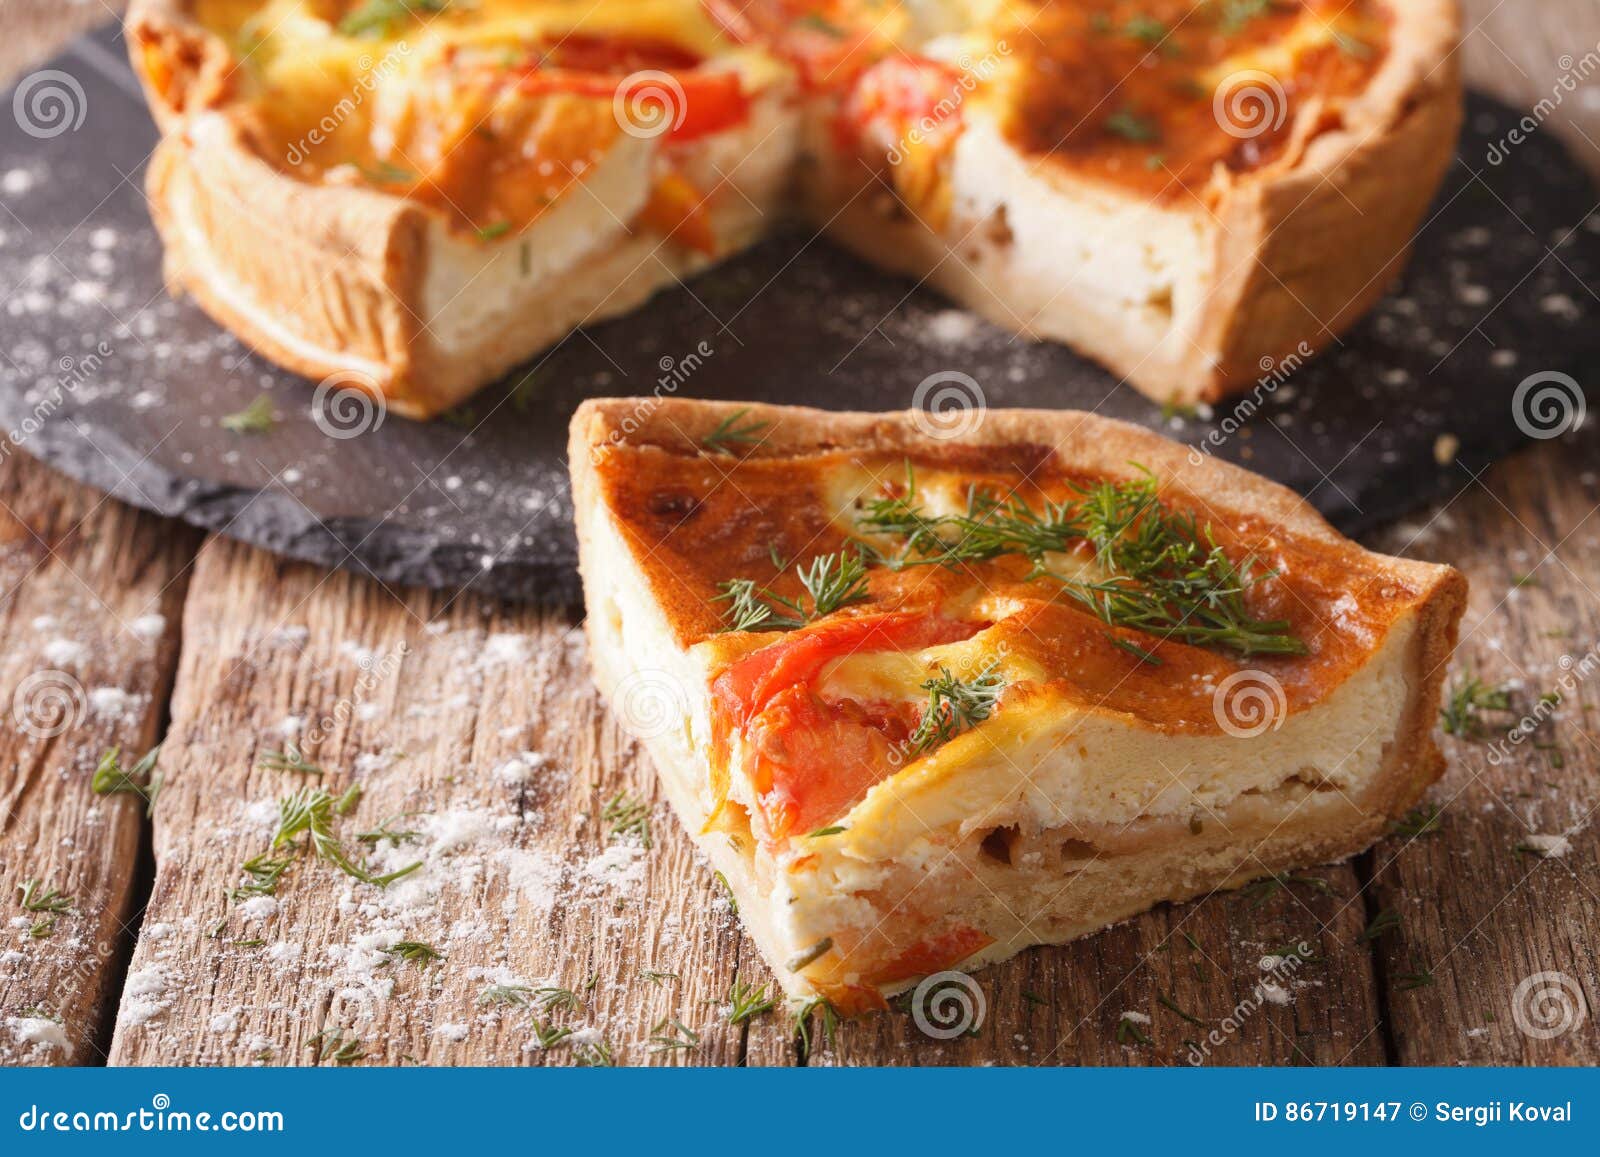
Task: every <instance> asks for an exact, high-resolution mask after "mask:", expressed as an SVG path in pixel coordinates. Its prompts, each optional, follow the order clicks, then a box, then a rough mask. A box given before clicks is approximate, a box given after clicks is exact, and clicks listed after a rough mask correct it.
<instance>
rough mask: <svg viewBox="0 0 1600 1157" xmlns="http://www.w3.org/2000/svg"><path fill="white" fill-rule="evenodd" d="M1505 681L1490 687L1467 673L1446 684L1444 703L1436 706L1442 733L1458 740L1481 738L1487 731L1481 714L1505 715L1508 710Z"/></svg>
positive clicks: (1507, 692)
mask: <svg viewBox="0 0 1600 1157" xmlns="http://www.w3.org/2000/svg"><path fill="white" fill-rule="evenodd" d="M1511 691H1512V688H1511V686H1510V685H1509V684H1501V685H1500V686H1498V687H1491V686H1489V685H1488V684H1487V683H1485V682H1484V681H1483V680H1482V679H1479V678H1478V677H1477V676H1476V675H1474V674H1471V673H1470V672H1468V673H1467V674H1465V675H1462V676H1461V677H1459V678H1457V679H1456V680H1455V681H1453V682H1452V683H1451V684H1450V690H1449V691H1448V692H1447V693H1446V696H1445V704H1444V706H1443V707H1441V708H1440V709H1439V716H1440V719H1441V720H1442V726H1443V727H1444V730H1445V734H1447V735H1454V736H1456V737H1457V738H1458V739H1482V738H1483V737H1484V736H1485V735H1487V734H1488V727H1487V725H1486V724H1485V722H1484V720H1483V718H1482V713H1483V712H1485V711H1489V712H1494V713H1496V714H1507V713H1509V712H1510V711H1511V710H1512V707H1511Z"/></svg>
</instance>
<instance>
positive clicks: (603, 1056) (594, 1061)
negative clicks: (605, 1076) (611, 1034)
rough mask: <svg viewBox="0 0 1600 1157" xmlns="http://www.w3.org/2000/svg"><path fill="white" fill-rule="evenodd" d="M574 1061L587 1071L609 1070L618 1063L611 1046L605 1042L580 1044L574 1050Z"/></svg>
mask: <svg viewBox="0 0 1600 1157" xmlns="http://www.w3.org/2000/svg"><path fill="white" fill-rule="evenodd" d="M572 1055H573V1059H575V1060H576V1061H577V1062H578V1064H579V1065H581V1066H582V1067H584V1068H586V1069H609V1068H610V1067H611V1066H612V1065H614V1064H616V1063H617V1060H616V1057H614V1056H612V1054H611V1046H610V1045H608V1044H607V1043H606V1042H605V1041H603V1040H597V1041H590V1042H588V1043H586V1044H580V1045H578V1046H577V1047H576V1048H574V1049H573V1050H572Z"/></svg>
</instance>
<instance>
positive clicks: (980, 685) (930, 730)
mask: <svg viewBox="0 0 1600 1157" xmlns="http://www.w3.org/2000/svg"><path fill="white" fill-rule="evenodd" d="M999 666H1000V660H999V659H998V658H994V659H991V660H990V661H989V662H988V663H986V664H985V665H984V667H983V669H982V670H981V671H979V672H978V674H977V676H976V677H975V678H973V679H971V680H963V679H959V678H957V677H956V676H954V675H952V674H951V673H950V669H949V668H948V667H940V668H939V675H938V677H937V678H934V679H928V680H926V681H925V682H924V683H923V684H922V689H923V690H924V691H926V692H927V693H928V705H927V707H926V708H925V709H924V710H923V713H922V721H921V722H920V723H918V724H917V728H916V730H915V731H913V732H912V733H911V735H910V737H909V738H908V739H907V742H908V743H909V744H910V745H911V749H912V750H913V751H915V752H916V753H918V754H919V755H920V754H925V753H927V752H929V751H932V750H933V749H934V748H936V747H941V746H943V745H944V744H946V743H948V742H950V740H952V739H954V738H955V737H956V736H957V735H960V734H961V733H962V732H963V731H970V730H971V729H972V728H974V727H976V726H977V725H978V724H980V723H982V722H983V721H984V720H985V719H987V718H989V716H990V715H992V714H994V709H995V705H996V704H998V703H999V701H1000V692H1001V691H1002V690H1004V689H1005V686H1006V681H1005V677H1004V676H1003V675H1001V674H1000V673H999V671H998V669H997V668H998V667H999Z"/></svg>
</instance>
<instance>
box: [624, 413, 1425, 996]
mask: <svg viewBox="0 0 1600 1157" xmlns="http://www.w3.org/2000/svg"><path fill="white" fill-rule="evenodd" d="M725 433H726V435H727V436H728V437H733V438H735V439H737V438H738V437H744V438H747V439H750V440H755V439H757V438H758V437H759V433H760V432H759V430H754V429H752V430H744V431H741V430H740V428H739V427H738V425H737V422H736V421H735V422H734V424H733V425H732V426H730V427H729V429H728V430H727V431H726V432H725ZM719 448H720V449H722V450H723V451H724V452H719V453H706V454H699V455H686V454H683V453H679V452H674V451H672V450H669V449H667V448H665V447H654V446H642V447H629V448H627V449H625V450H616V451H608V452H605V453H602V454H601V455H600V456H599V457H598V459H597V466H596V469H597V473H598V476H599V478H600V480H601V487H602V493H603V496H604V505H605V508H606V509H607V511H608V516H609V518H610V519H611V520H612V523H613V524H614V526H615V529H616V533H617V537H618V540H619V542H620V543H625V544H631V546H628V547H619V548H618V549H631V550H632V551H634V552H635V553H636V554H639V555H641V556H643V557H648V558H649V559H650V560H651V561H650V567H649V568H648V571H647V579H646V581H647V582H649V583H650V584H652V585H653V586H654V596H655V598H656V600H657V601H658V602H659V603H661V604H662V605H664V606H666V607H669V608H671V610H670V612H669V619H670V624H669V628H670V632H671V634H672V636H673V637H672V638H663V639H660V640H656V641H655V643H654V644H647V645H646V647H645V649H647V650H648V649H651V647H653V648H654V649H655V650H656V651H658V652H659V651H672V652H675V653H685V652H686V653H687V654H688V655H689V656H691V657H693V658H694V660H695V662H696V664H697V668H698V669H699V670H701V671H703V672H705V674H706V676H707V683H708V692H709V693H708V701H707V702H705V703H703V704H697V705H696V706H694V707H693V709H692V710H691V711H690V712H689V715H690V717H691V720H692V721H691V723H690V724H689V725H688V727H687V729H686V732H685V734H684V736H683V737H682V746H683V752H684V763H685V764H686V765H689V764H692V765H696V766H707V765H708V766H709V771H708V772H702V773H700V774H702V775H704V780H703V782H698V783H696V784H694V785H693V790H694V791H695V793H696V796H697V797H698V798H699V799H700V801H701V803H702V804H703V811H704V813H705V815H706V816H707V820H706V828H707V830H708V831H710V832H714V833H720V834H721V835H722V836H724V837H726V838H727V839H728V840H729V841H730V842H731V844H732V845H733V846H735V847H736V848H738V849H739V852H740V854H741V856H742V857H743V863H744V865H745V867H746V870H747V871H748V873H749V876H750V878H751V879H752V880H753V881H754V883H753V885H752V886H753V887H754V888H755V890H756V892H757V894H761V895H767V896H769V897H770V904H769V908H770V910H771V912H772V917H771V918H772V920H773V925H774V927H773V931H772V933H771V938H772V939H773V940H774V941H776V942H777V943H778V944H779V946H780V951H781V952H782V953H784V954H785V955H784V958H785V959H788V958H789V957H791V956H792V957H793V958H794V959H801V958H805V959H804V960H803V963H801V964H798V965H793V966H792V967H793V968H794V970H795V971H803V972H804V976H805V980H806V982H807V983H809V984H812V985H813V986H816V987H817V988H818V990H819V991H828V992H832V993H834V995H835V996H837V997H839V998H840V999H842V1000H847V1001H848V1002H851V1003H859V1000H858V997H859V999H868V998H867V997H862V996H860V994H859V993H858V994H857V995H856V996H850V995H849V994H850V993H852V992H855V991H856V990H857V989H860V990H861V992H863V993H878V992H881V991H882V990H883V989H884V988H885V987H890V988H892V987H893V985H894V984H895V983H897V982H898V981H900V980H902V979H905V978H908V977H912V976H917V975H921V974H923V973H925V972H928V971H937V970H939V969H942V968H947V967H951V966H952V965H954V964H955V963H957V962H958V961H960V960H962V959H965V958H967V957H969V956H971V955H972V954H974V953H978V952H982V951H986V950H989V949H990V948H991V946H995V945H998V947H995V948H994V951H996V952H1000V951H1002V950H1004V952H1005V954H1009V953H1010V952H1011V951H1014V950H1015V949H1016V948H1017V947H1020V946H1021V942H1029V943H1031V942H1033V941H1031V940H1028V939H1027V938H1028V937H1029V936H1033V937H1035V938H1036V939H1046V938H1049V937H1051V936H1053V937H1054V938H1057V939H1059V938H1062V936H1061V933H1062V929H1060V928H1056V929H1052V930H1050V932H1049V936H1046V935H1045V933H1044V932H1042V931H1041V930H1040V929H1037V928H1032V929H1029V928H1023V927H1020V926H1017V925H1015V923H1014V921H1012V920H1011V918H1010V917H1009V916H1008V915H1007V911H1008V905H1009V906H1012V907H1017V906H1020V907H1021V908H1024V909H1029V908H1032V909H1037V908H1038V906H1039V904H1040V901H1041V899H1042V898H1043V897H1042V895H1041V894H1035V893H1034V891H1033V890H1034V889H1037V888H1040V887H1042V886H1047V885H1051V884H1053V885H1054V886H1055V887H1059V886H1060V884H1061V881H1062V880H1063V879H1064V878H1065V877H1067V876H1072V875H1076V874H1079V873H1082V874H1084V878H1085V879H1086V880H1087V879H1098V878H1100V876H1101V875H1102V874H1103V873H1106V872H1110V873H1113V874H1114V875H1116V876H1117V878H1119V879H1128V878H1138V879H1140V880H1141V881H1142V883H1141V887H1142V888H1143V889H1144V892H1143V893H1142V894H1143V895H1145V896H1147V897H1148V896H1149V895H1157V896H1160V895H1170V896H1174V897H1176V896H1179V895H1182V894H1184V893H1183V885H1182V873H1181V872H1180V871H1178V869H1177V868H1176V867H1174V863H1175V861H1174V860H1173V859H1171V857H1179V858H1181V857H1184V856H1191V857H1192V856H1194V855H1206V854H1210V853H1213V852H1217V853H1220V852H1221V851H1222V850H1224V849H1228V850H1234V851H1235V852H1236V849H1237V847H1238V846H1241V844H1242V843H1243V842H1245V841H1249V842H1251V843H1255V842H1258V841H1265V840H1267V839H1270V838H1271V836H1272V834H1273V832H1274V831H1275V830H1276V828H1277V826H1278V825H1280V824H1287V823H1292V822H1293V821H1294V820H1295V818H1296V817H1297V816H1299V817H1301V818H1311V817H1320V818H1322V819H1325V820H1326V819H1328V817H1330V816H1331V817H1335V819H1336V821H1337V823H1338V824H1344V825H1347V826H1356V825H1358V824H1360V823H1363V822H1368V821H1372V820H1373V817H1374V816H1376V815H1377V810H1378V809H1376V808H1375V807H1373V805H1370V804H1369V802H1368V797H1367V793H1368V790H1369V789H1370V788H1371V787H1372V785H1373V784H1374V782H1375V780H1376V779H1377V778H1378V777H1379V775H1380V772H1381V771H1382V770H1383V768H1384V767H1385V762H1386V760H1387V758H1388V756H1389V754H1390V752H1391V751H1392V750H1393V747H1394V744H1395V743H1396V742H1397V741H1398V739H1399V737H1400V736H1401V734H1402V731H1403V726H1404V722H1405V721H1404V713H1405V712H1406V710H1407V709H1408V704H1410V703H1411V702H1412V701H1413V699H1414V697H1415V696H1414V689H1413V688H1411V687H1410V686H1409V684H1408V675H1407V671H1408V669H1409V667H1408V664H1409V663H1411V661H1412V659H1413V649H1414V648H1413V645H1412V641H1413V638H1414V636H1415V628H1416V623H1417V617H1416V615H1415V611H1416V609H1417V608H1418V606H1419V605H1420V603H1421V601H1422V598H1423V592H1422V591H1420V590H1416V589H1412V588H1410V587H1408V586H1406V585H1404V584H1403V583H1400V582H1398V581H1397V580H1396V579H1395V578H1394V577H1393V575H1392V574H1390V573H1386V572H1383V571H1380V570H1378V569H1377V568H1376V566H1375V565H1374V563H1373V562H1372V561H1371V560H1370V559H1369V558H1368V557H1367V556H1364V554H1363V552H1361V551H1360V549H1359V548H1357V547H1355V546H1354V545H1353V544H1349V543H1343V542H1340V543H1329V542H1327V541H1324V540H1317V541H1310V540H1305V539H1301V538H1299V537H1297V536H1295V535H1294V534H1291V533H1287V532H1285V531H1283V530H1282V529H1279V528H1273V527H1268V526H1266V525H1265V524H1263V523H1259V522H1257V521H1256V520H1255V519H1253V518H1251V517H1248V516H1239V515H1235V514H1223V513H1221V512H1218V511H1216V510H1213V509H1212V508H1211V507H1209V506H1208V504H1207V502H1206V500H1205V496H1204V495H1196V494H1191V493H1188V492H1177V491H1174V490H1170V489H1166V488H1163V487H1162V486H1160V485H1159V484H1157V482H1156V481H1155V480H1154V479H1153V478H1152V477H1151V476H1149V475H1148V474H1145V473H1143V472H1141V471H1140V470H1139V469H1138V468H1137V466H1136V465H1130V467H1129V470H1128V473H1127V474H1125V475H1121V476H1118V477H1094V476H1085V475H1082V474H1077V473H1074V472H1072V471H1070V470H1067V469H1064V468H1063V467H1062V466H1061V464H1059V463H1058V462H1056V461H1055V460H1054V458H1053V457H1052V456H1051V454H1050V453H1049V452H1048V451H1045V450H1042V449H1041V448H1039V447H1030V446H1012V447H988V448H985V449H984V450H983V451H982V452H981V461H978V462H974V463H973V464H972V465H970V466H967V465H965V464H963V463H961V462H959V461H954V462H953V461H952V459H959V458H960V457H961V456H962V454H963V452H962V451H961V450H959V449H952V450H951V451H950V452H949V453H948V454H946V455H945V456H944V457H943V458H942V459H941V460H937V461H935V460H917V459H912V460H909V461H908V460H906V459H904V458H899V457H889V456H869V455H861V454H852V453H849V452H846V451H834V452H827V451H823V452H820V453H817V454H813V455H809V456H807V457H806V458H804V459H790V458H782V457H761V456H755V455H752V456H748V457H743V458H740V459H739V460H738V461H737V462H735V461H734V459H733V458H730V457H729V456H728V453H727V452H726V451H727V449H728V447H719ZM732 449H733V452H734V453H739V452H740V447H739V446H738V445H737V444H734V445H733V447H732ZM973 455H974V457H975V458H976V457H978V454H977V452H973ZM617 633H618V634H619V635H622V634H624V633H625V631H624V628H623V627H622V625H621V624H620V623H619V624H618V626H617ZM627 649H628V654H629V658H630V661H631V662H632V663H634V664H640V663H643V664H645V665H649V663H651V662H653V661H654V660H651V659H650V658H649V656H644V657H641V655H640V653H639V652H640V646H639V644H638V642H637V641H635V642H633V643H630V644H629V646H628V648H627ZM660 662H661V663H662V664H663V665H665V664H667V663H668V660H666V659H662V660H660ZM1369 809H1370V810H1369ZM1329 822H1330V823H1332V822H1334V821H1333V820H1329ZM1162 871H1167V872H1169V873H1174V874H1173V875H1172V878H1171V880H1170V881H1168V880H1166V879H1165V878H1164V877H1162V876H1160V874H1159V873H1160V872H1162ZM975 874H976V875H977V876H979V877H980V878H982V880H983V887H981V888H979V887H975V886H973V885H972V882H971V881H972V878H973V876H974V875H975ZM1246 874H1247V875H1249V874H1256V875H1259V874H1260V872H1259V871H1258V872H1254V873H1251V872H1247V873H1246ZM1008 897H1009V899H1007V898H1008ZM996 898H998V899H996ZM1149 902H1150V901H1149V900H1148V899H1146V900H1145V901H1144V902H1143V903H1141V904H1140V905H1139V907H1145V906H1148V903H1149ZM1086 910H1087V911H1088V912H1090V913H1092V914H1093V915H1094V918H1095V919H1098V920H1099V921H1100V922H1101V923H1104V922H1106V921H1108V920H1111V919H1120V918H1122V916H1125V915H1128V914H1131V913H1130V912H1117V913H1114V914H1112V915H1106V914H1105V913H1104V912H1099V911H1098V910H1097V909H1095V907H1094V905H1093V904H1090V905H1088V907H1087V909H1086ZM1092 926H1098V925H1090V927H1092ZM1088 930H1089V927H1085V928H1082V929H1079V930H1078V931H1088ZM1073 934H1076V933H1073ZM1019 941H1021V942H1019ZM822 944H826V945H827V946H828V947H826V948H825V949H817V950H816V951H815V953H814V954H812V955H809V956H808V954H810V953H811V952H812V949H814V948H816V946H817V945H822ZM869 1002H870V1001H869Z"/></svg>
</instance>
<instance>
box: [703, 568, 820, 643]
mask: <svg viewBox="0 0 1600 1157" xmlns="http://www.w3.org/2000/svg"><path fill="white" fill-rule="evenodd" d="M717 589H718V590H720V591H721V592H722V593H721V594H719V595H717V596H716V597H715V598H714V599H712V601H713V602H719V603H722V602H725V603H727V604H728V609H727V610H726V611H724V612H723V618H724V619H725V620H726V622H725V623H724V625H723V628H722V629H723V630H724V631H792V630H794V629H795V628H797V627H803V626H805V625H806V619H805V612H804V611H803V610H801V609H800V607H799V605H798V604H797V603H795V602H794V601H793V600H791V599H786V598H782V597H780V596H778V595H775V594H773V593H772V592H771V591H770V590H767V589H766V588H765V587H761V586H757V585H756V581H755V580H754V579H730V580H728V581H727V582H725V583H719V584H718V586H717Z"/></svg>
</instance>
